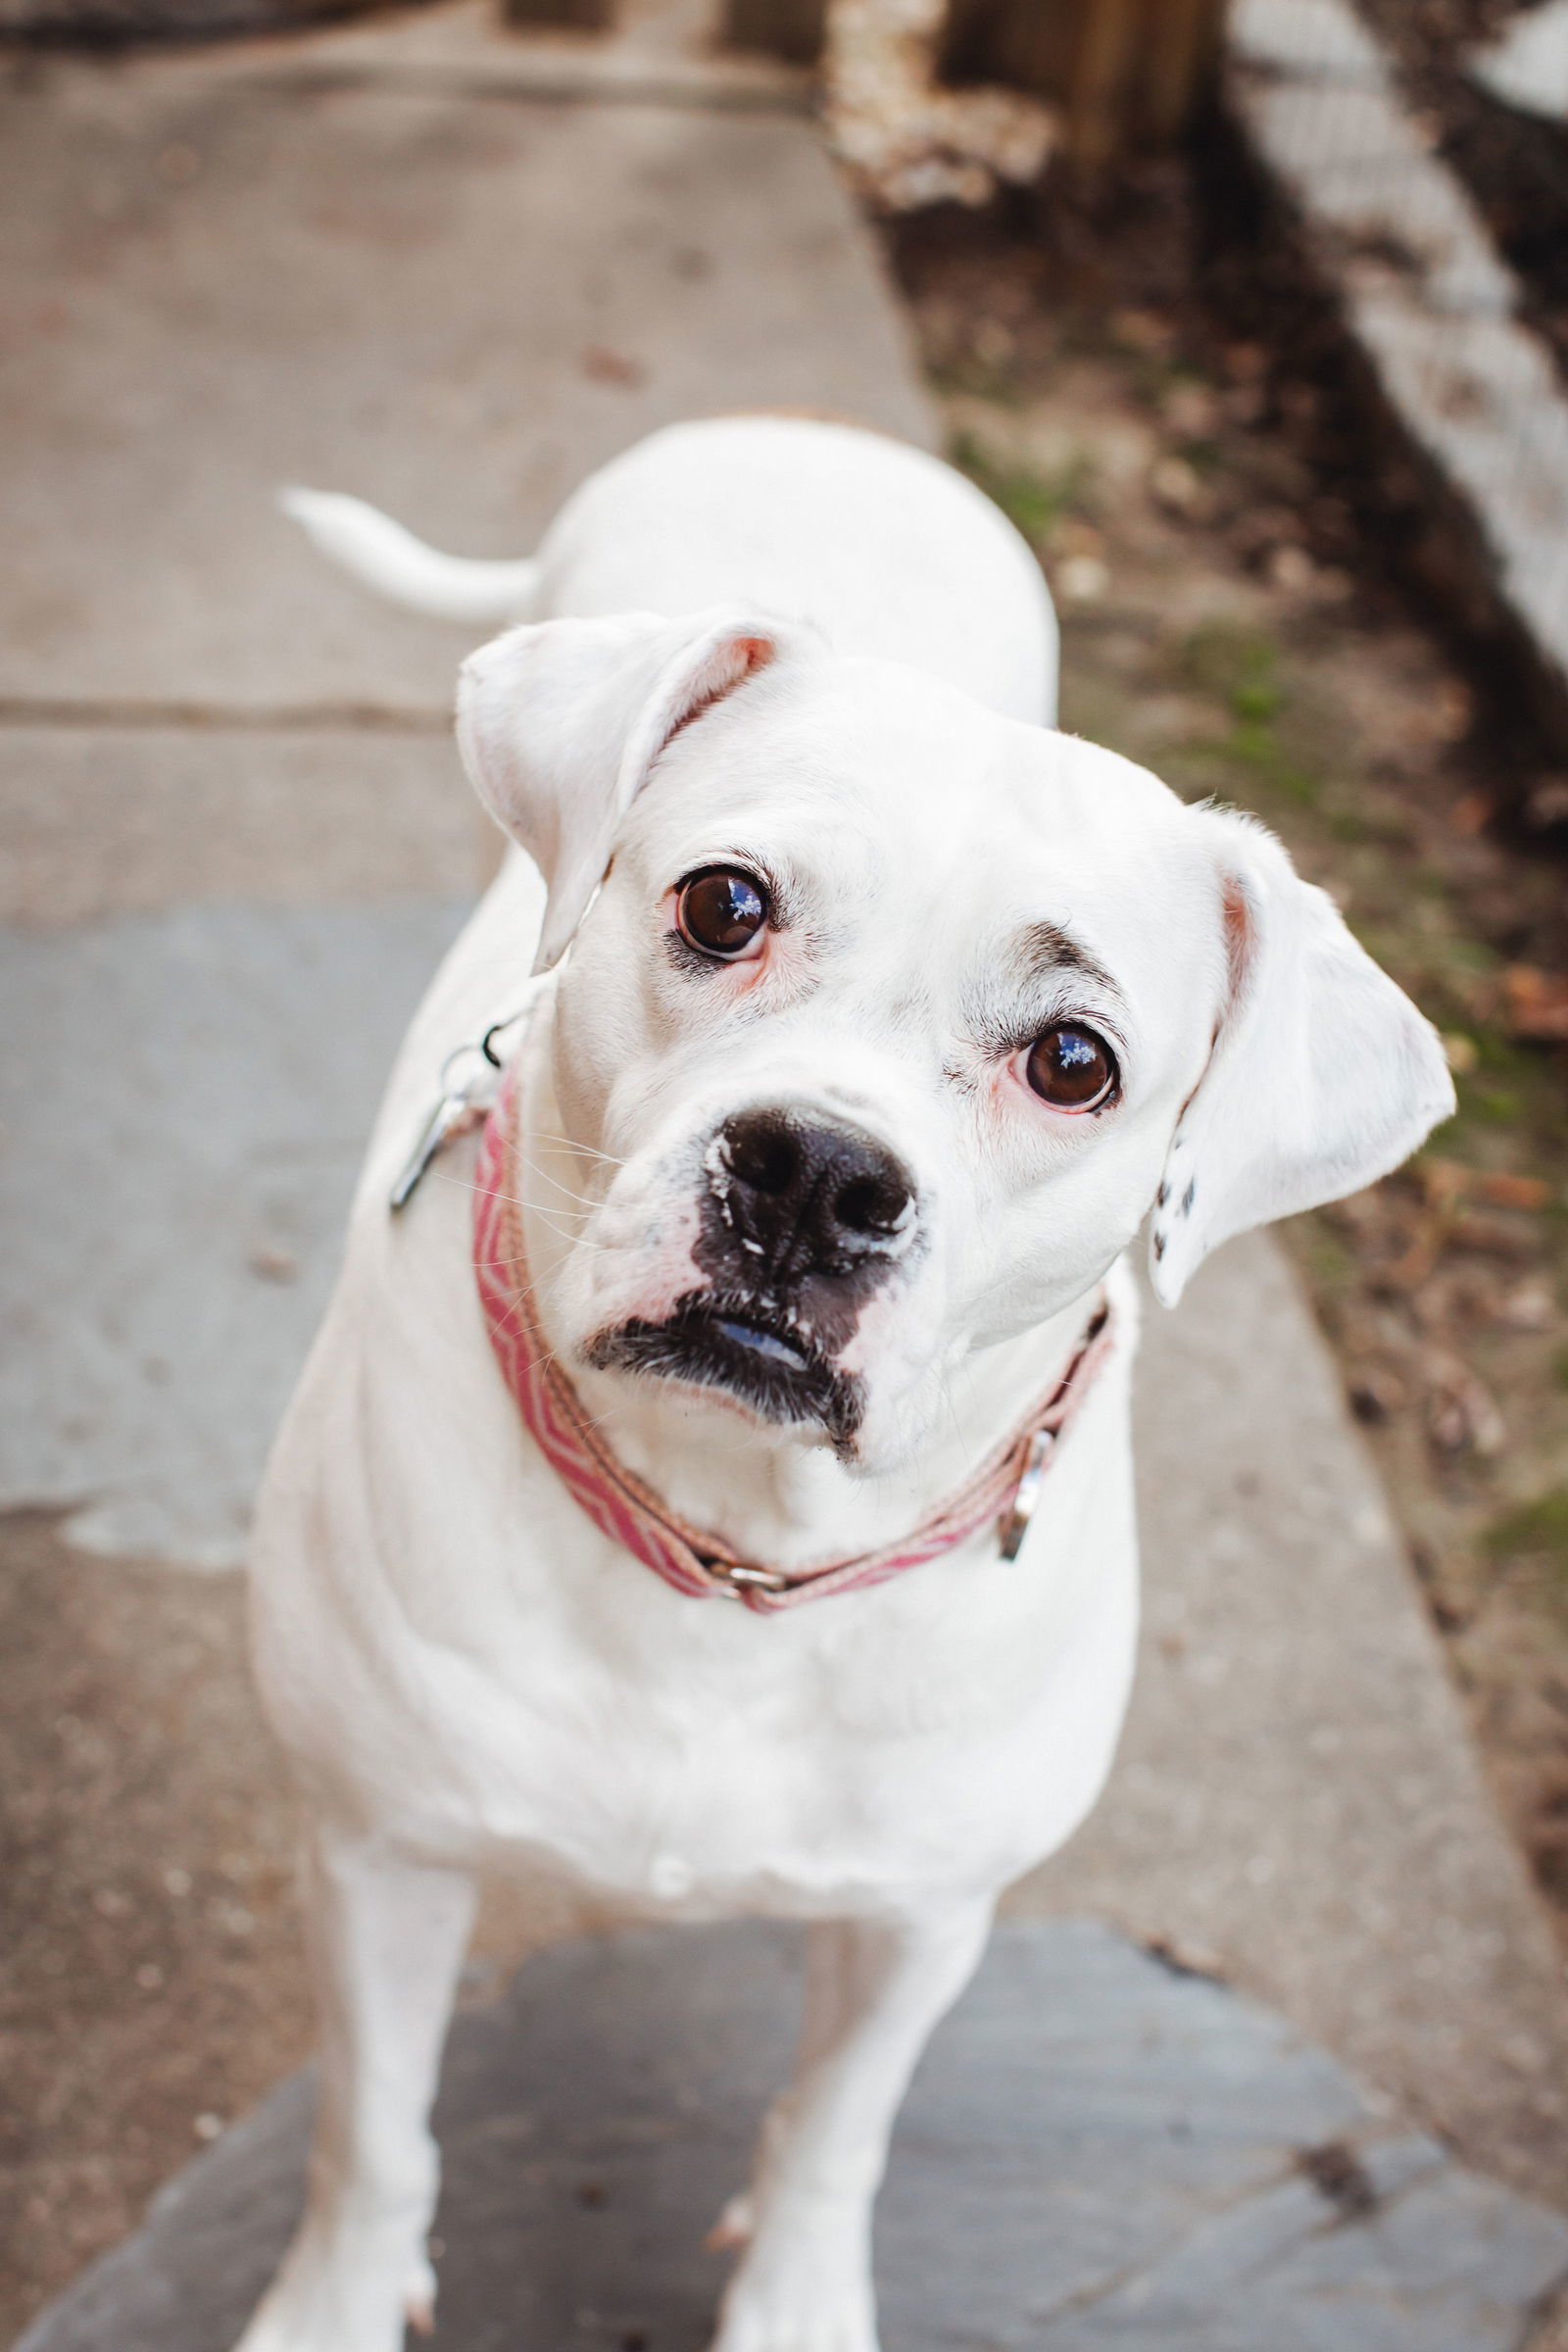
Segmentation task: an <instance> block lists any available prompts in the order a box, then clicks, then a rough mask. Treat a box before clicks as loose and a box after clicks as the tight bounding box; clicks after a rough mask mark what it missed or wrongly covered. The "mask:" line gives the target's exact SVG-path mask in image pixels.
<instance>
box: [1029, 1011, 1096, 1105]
mask: <svg viewBox="0 0 1568 2352" xmlns="http://www.w3.org/2000/svg"><path fill="white" fill-rule="evenodd" d="M1024 1074H1025V1076H1026V1077H1027V1078H1028V1080H1029V1083H1030V1085H1031V1086H1032V1087H1033V1088H1034V1091H1035V1093H1036V1094H1037V1095H1038V1096H1039V1097H1040V1100H1041V1102H1042V1103H1050V1104H1051V1107H1052V1109H1053V1110H1098V1109H1099V1108H1100V1106H1101V1104H1102V1103H1105V1102H1108V1100H1109V1098H1110V1096H1111V1095H1112V1093H1113V1092H1114V1091H1115V1085H1116V1057H1115V1055H1114V1054H1112V1053H1111V1050H1110V1048H1109V1047H1108V1046H1107V1045H1106V1044H1105V1042H1104V1039H1103V1038H1100V1037H1097V1036H1096V1035H1095V1033H1094V1031H1093V1030H1092V1029H1079V1028H1076V1027H1075V1026H1073V1025H1072V1024H1070V1023H1066V1022H1064V1023H1063V1024H1062V1025H1061V1027H1060V1028H1057V1029H1048V1030H1047V1031H1046V1033H1045V1035H1044V1037H1037V1038H1036V1039H1035V1042H1034V1044H1033V1045H1032V1046H1031V1047H1030V1049H1029V1057H1028V1059H1027V1061H1026V1062H1025V1064H1024Z"/></svg>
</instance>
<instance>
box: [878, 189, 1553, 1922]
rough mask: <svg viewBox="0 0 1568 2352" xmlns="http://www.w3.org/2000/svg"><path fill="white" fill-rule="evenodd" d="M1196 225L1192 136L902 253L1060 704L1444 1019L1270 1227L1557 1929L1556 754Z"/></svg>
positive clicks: (922, 227) (955, 432)
mask: <svg viewBox="0 0 1568 2352" xmlns="http://www.w3.org/2000/svg"><path fill="white" fill-rule="evenodd" d="M1211 240H1212V224H1211V223H1208V224H1205V223H1204V222H1202V221H1201V219H1200V218H1199V216H1198V210H1197V208H1196V207H1195V199H1194V191H1193V189H1192V186H1191V183H1190V181H1189V179H1188V177H1187V176H1186V175H1185V173H1184V172H1183V171H1182V170H1181V169H1180V168H1178V167H1174V166H1173V167H1168V168H1162V169H1159V170H1151V171H1150V172H1148V173H1147V174H1146V175H1145V177H1144V179H1143V181H1142V183H1141V185H1138V186H1135V187H1133V188H1132V189H1130V190H1128V191H1127V192H1126V193H1125V194H1124V196H1123V198H1122V200H1121V201H1120V203H1119V205H1118V208H1117V211H1116V214H1115V217H1114V218H1109V217H1106V216H1105V215H1104V214H1101V215H1099V216H1098V217H1097V216H1096V214H1095V213H1093V212H1092V211H1091V210H1089V209H1087V208H1084V207H1081V206H1075V205H1073V204H1072V203H1070V202H1067V201H1058V203H1057V204H1056V205H1055V206H1054V208H1052V209H1051V210H1049V211H1048V213H1047V215H1046V218H1045V222H1044V227H1043V229H1042V228H1041V227H1040V226H1039V225H1037V224H1032V226H1031V231H1030V233H1028V234H1024V233H1018V232H1012V231H1009V230H1008V229H1006V228H1005V227H1002V226H999V225H998V223H997V222H996V221H989V222H987V221H961V220H959V219H957V218H956V217H951V216H950V217H947V218H943V219H938V218H936V217H934V216H933V217H928V218H927V219H925V220H923V221H914V222H910V223H906V224H905V225H904V226H903V227H902V228H901V229H900V230H899V231H898V232H897V234H896V235H895V236H894V238H893V248H894V254H895V260H896V265H897V267H898V270H899V272H900V275H901V278H902V281H903V283H904V285H905V288H906V290H907V294H908V297H909V300H910V302H911V306H912V309H913V314H914V317H915V319H916V322H917V326H918V331H919V334H920V338H921V344H922V349H923V352H924V356H925V360H926V365H927V368H928V371H929V373H930V375H931V378H932V380H933V382H934V384H935V386H936V388H937V390H938V392H939V395H940V397H941V400H942V403H943V407H944V410H945V414H946V417H947V420H948V425H949V429H950V434H951V451H952V454H953V455H954V456H955V457H956V460H957V461H958V463H959V464H961V465H963V466H965V467H966V468H967V469H968V470H969V471H970V473H971V474H972V475H973V476H974V478H975V479H976V480H977V481H979V482H980V483H982V484H983V486H984V487H985V488H987V489H988V490H989V491H990V492H991V493H992V494H993V496H995V497H996V498H997V499H998V500H999V501H1000V502H1001V504H1002V505H1003V506H1004V507H1005V509H1006V510H1007V512H1008V513H1009V514H1010V515H1012V516H1013V518H1014V520H1015V521H1017V522H1018V523H1019V525H1020V526H1021V527H1022V528H1023V530H1024V531H1025V532H1026V534H1027V535H1028V536H1029V537H1030V538H1031V540H1032V541H1033V542H1034V544H1035V545H1036V547H1037V548H1038V549H1039V550H1040V552H1041V555H1042V557H1043V560H1044V562H1045V565H1046V569H1047V571H1048V573H1049V575H1050V577H1051V580H1052V583H1053V587H1054V592H1055V595H1056V599H1057V603H1058V606H1059V609H1060V612H1061V615H1062V623H1063V723H1064V724H1065V725H1067V726H1068V727H1070V728H1072V729H1074V730H1075V731H1077V732H1080V733H1082V734H1084V735H1087V736H1091V737H1094V738H1097V739H1098V740H1100V741H1103V742H1105V743H1108V744H1110V745H1112V746H1114V747H1115V748H1116V749H1117V750H1119V751H1122V752H1125V753H1127V754H1128V755H1129V756H1130V757H1132V758H1135V759H1137V760H1142V761H1144V762H1145V763H1146V764H1147V765H1149V766H1151V767H1152V768H1154V769H1155V770H1156V771H1157V772H1158V773H1159V774H1160V775H1162V776H1164V777H1165V778H1166V779H1167V780H1168V781H1169V782H1170V783H1172V784H1173V785H1174V786H1175V787H1176V789H1177V790H1178V791H1180V792H1181V793H1183V794H1184V795H1186V796H1187V797H1189V798H1201V797H1203V796H1206V795H1213V796H1215V797H1216V798H1218V799H1220V800H1223V801H1226V802H1231V803H1234V804H1236V805H1238V806H1240V807H1242V808H1245V809H1252V810H1254V811H1255V812H1256V813H1257V814H1259V815H1260V816H1262V817H1263V818H1264V819H1265V820H1266V821H1267V822H1268V823H1269V824H1270V825H1271V826H1273V827H1274V828H1275V830H1276V831H1278V832H1279V833H1280V835H1281V836H1282V837H1283V838H1284V840H1285V841H1286V842H1287V844H1288V845H1289V847H1290V849H1291V850H1292V852H1293V854H1294V855H1295V857H1296V858H1297V860H1298V862H1299V865H1300V866H1301V868H1302V870H1303V871H1304V872H1306V873H1307V874H1308V875H1309V876H1310V877H1311V878H1312V879H1313V880H1315V881H1318V882H1320V883H1322V884H1323V885H1324V886H1325V887H1326V888H1327V889H1328V890H1330V891H1331V892H1332V894H1333V895H1334V897H1335V898H1336V900H1337V901H1338V902H1339V904H1340V906H1341V907H1343V908H1344V910H1345V912H1346V914H1347V917H1348V920H1349V922H1350V923H1351V925H1352V927H1353V928H1354V929H1355V930H1356V932H1357V933H1358V935H1359V936H1360V937H1361V939H1362V940H1363V941H1364V942H1365V944H1366V945H1367V947H1368V948H1369V949H1370V950H1371V951H1372V953H1373V954H1375V955H1376V956H1378V957H1379V958H1380V960H1381V961H1382V962H1383V963H1384V964H1386V965H1387V966H1388V968H1389V969H1390V970H1391V971H1393V972H1394V973H1395V974H1396V976H1397V978H1398V979H1399V980H1400V981H1401V983H1402V984H1403V985H1404V986H1405V987H1406V988H1407V989H1409V991H1410V992H1411V993H1412V995H1414V997H1415V998H1416V999H1417V1001H1418V1002H1419V1003H1420V1004H1421V1005H1422V1006H1423V1007H1424V1008H1425V1010H1426V1011H1427V1012H1428V1013H1429V1014H1430V1016H1431V1017H1432V1019H1433V1020H1434V1021H1435V1022H1436V1023H1437V1024H1438V1026H1439V1028H1440V1029H1441V1030H1442V1031H1443V1032H1444V1034H1445V1038H1446V1044H1447V1047H1448V1054H1449V1060H1450V1063H1451V1065H1452V1067H1453V1070H1454V1074H1455V1079H1456V1084H1457V1087H1458V1092H1459V1098H1460V1109H1459V1113H1458V1116H1457V1117H1456V1118H1455V1119H1454V1120H1453V1121H1452V1122H1451V1124H1449V1125H1448V1126H1446V1127H1445V1128H1444V1129H1442V1130H1441V1131H1440V1132H1439V1134H1438V1135H1437V1136H1435V1137H1434V1139H1433V1141H1432V1143H1431V1145H1430V1146H1429V1147H1428V1148H1427V1150H1426V1151H1424V1152H1422V1153H1421V1154H1420V1155H1419V1157H1418V1158H1417V1160H1416V1161H1415V1163H1414V1164H1413V1165H1412V1166H1411V1167H1410V1168H1409V1169H1408V1170H1407V1171H1405V1172H1403V1173H1401V1174H1399V1175H1397V1176H1396V1177H1394V1178H1392V1179H1390V1180H1389V1182H1387V1183H1386V1184H1383V1185H1380V1186H1378V1187H1376V1188H1375V1189H1374V1190H1372V1191H1371V1192H1368V1193H1364V1194H1361V1195H1359V1196H1357V1197H1356V1198H1355V1199H1353V1200H1351V1201H1347V1202H1345V1203H1344V1204H1342V1205H1341V1206H1339V1207H1336V1208H1334V1209H1331V1210H1327V1211H1325V1212H1323V1213H1321V1214H1319V1215H1316V1216H1312V1217H1306V1218H1302V1219H1299V1220H1297V1221H1295V1223H1294V1224H1293V1225H1291V1226H1289V1227H1288V1228H1286V1238H1287V1240H1288V1242H1289V1245H1290V1247H1291V1249H1292V1250H1293V1251H1294V1253H1295V1255H1296V1257H1297V1259H1298V1262H1299V1265H1300V1268H1301V1270H1302V1273H1303V1275H1304V1276H1305V1279H1306V1281H1307V1284H1308V1287H1309V1289H1310V1292H1311V1295H1312V1297H1313V1299H1314V1300H1315V1301H1316V1305H1317V1308H1318V1312H1319V1314H1320V1316H1321V1318H1322V1321H1323V1323H1324V1325H1325V1328H1326V1329H1327V1331H1328V1333H1329V1335H1330V1337H1331V1339H1332V1340H1333V1342H1334V1344H1335V1346H1336V1348H1337V1349H1338V1352H1339V1355H1340V1359H1341V1362H1342V1364H1343V1366H1344V1372H1345V1380H1346V1387H1347V1392H1348V1397H1349V1399H1350V1402H1351V1405H1352V1407H1353V1409H1354V1410H1355V1412H1356V1413H1357V1415H1358V1417H1359V1418H1360V1419H1361V1420H1362V1421H1363V1422H1364V1423H1365V1424H1366V1426H1367V1429H1368V1432H1369V1434H1370V1437H1371V1439H1372V1442H1373V1444H1374V1446H1375V1448H1376V1451H1377V1454H1378V1458H1379V1461H1380V1463H1381V1466H1382V1468H1383V1471H1384V1474H1385V1476H1386V1478H1387V1480H1388V1483H1389V1488H1390V1492H1391V1495H1392V1497H1393V1499H1394V1503H1395V1506H1396V1509H1397V1513H1398V1516H1399V1519H1400V1521H1401V1524H1402V1527H1403V1529H1404V1532H1405V1534H1406V1537H1407V1540H1408V1543H1409V1549H1410V1558H1411V1563H1412V1566H1413V1568H1414V1571H1415V1573H1416V1575H1417V1577H1418V1578H1419V1580H1420V1583H1421V1585H1422V1588H1423V1590H1424V1592H1425V1594H1426V1598H1427V1602H1428V1606H1429V1608H1430V1610H1431V1613H1432V1616H1433V1620H1434V1622H1435V1623H1436V1625H1437V1626H1438V1628H1439V1629H1440V1631H1441V1633H1442V1634H1443V1636H1444V1638H1445V1641H1446V1645H1447V1654H1448V1656H1449V1659H1450V1662H1451V1665H1452V1669H1453V1672H1454V1675H1455V1678H1456V1680H1457V1681H1458V1683H1459V1685H1460V1686H1461V1688H1462V1689H1463V1691H1465V1693H1466V1695H1467V1697H1468V1700H1469V1702H1470V1707H1471V1711H1472V1717H1473V1720H1474V1723H1475V1726H1476V1730H1477V1733H1478V1736H1479V1739H1480V1741H1481V1745H1482V1748H1483V1751H1484V1754H1485V1757H1486V1760H1487V1764H1488V1766H1489V1769H1490V1772H1491V1775H1492V1777H1493V1780H1494V1783H1495V1789H1496V1791H1497V1794H1498V1796H1499V1798H1500V1800H1501V1804H1502V1807H1503V1809H1504V1812H1505V1814H1506V1816H1507V1818H1508V1820H1509V1821H1510V1822H1511V1824H1512V1826H1513V1829H1514V1831H1515V1833H1516V1835H1517V1837H1518V1838H1519V1839H1520V1841H1521V1843H1522V1845H1523V1847H1524V1849H1525V1851H1526V1853H1527V1854H1528V1856H1529V1858H1530V1861H1531V1864H1532V1866H1533V1868H1534V1871H1535V1874H1536V1876H1537V1879H1538V1881H1539V1882H1540V1884H1541V1886H1542V1887H1543V1889H1544V1892H1545V1893H1546V1895H1547V1896H1548V1897H1549V1898H1550V1900H1551V1902H1552V1904H1553V1906H1554V1907H1555V1916H1556V1917H1557V1919H1558V1921H1559V1924H1560V1925H1561V1927H1562V1929H1563V1932H1564V1938H1565V1943H1568V1315H1565V1312H1564V1307H1563V1297H1564V1293H1563V1286H1562V1274H1563V1271H1564V1264H1565V1259H1568V1100H1565V1086H1564V1080H1565V1077H1568V1045H1565V1041H1568V905H1565V892H1564V880H1565V871H1564V865H1563V862H1562V856H1561V849H1560V843H1561V827H1562V825H1563V823H1564V821H1565V820H1568V778H1564V777H1562V776H1560V775H1554V774H1551V773H1549V772H1544V771H1543V772H1536V771H1535V769H1534V768H1531V769H1530V772H1528V773H1526V774H1525V775H1524V776H1523V777H1521V775H1520V772H1519V768H1520V762H1521V761H1523V762H1525V763H1526V764H1527V766H1528V764H1529V763H1530V761H1531V760H1532V749H1531V746H1530V743H1529V740H1528V738H1527V737H1525V736H1523V735H1521V734H1519V733H1518V732H1517V731H1509V730H1500V729H1499V727H1498V726H1497V725H1496V724H1495V722H1494V718H1493V713H1494V711H1495V687H1496V682H1495V680H1489V679H1488V678H1487V677H1486V676H1485V675H1482V674H1479V673H1477V672H1475V671H1474V670H1472V669H1469V668H1467V666H1466V663H1465V661H1464V659H1463V652H1462V649H1460V650H1459V651H1458V652H1456V651H1455V649H1454V648H1453V647H1452V646H1451V645H1446V644H1445V643H1444V642H1443V640H1442V638H1441V637H1440V635H1439V634H1438V633H1437V630H1436V628H1435V627H1433V626H1429V625H1426V623H1425V622H1424V621H1423V617H1422V615H1421V613H1420V612H1419V610H1418V609H1417V608H1416V606H1415V605H1414V604H1413V602H1412V600H1411V597H1410V595H1409V594H1408V593H1407V592H1406V591H1405V590H1404V589H1403V588H1402V587H1401V586H1400V585H1399V583H1398V581H1397V579H1396V578H1395V577H1393V576H1392V575H1391V572H1390V569H1389V567H1388V565H1387V564H1386V563H1385V560H1384V558H1385V555H1386V553H1387V550H1386V547H1385V546H1384V545H1383V544H1382V543H1381V542H1380V539H1379V536H1378V520H1379V518H1375V517H1369V516H1368V515H1366V514H1364V513H1363V512H1360V511H1359V508H1358V498H1357V485H1356V482H1355V480H1354V478H1353V473H1354V469H1353V468H1348V469H1346V470H1344V471H1343V472H1337V471H1336V470H1335V468H1334V466H1333V465H1332V454H1333V443H1332V437H1331V436H1327V435H1326V433H1325V409H1326V405H1327V404H1326V402H1325V395H1324V388H1323V386H1322V385H1321V383H1319V382H1317V381H1315V380H1313V379H1311V378H1308V377H1303V376H1302V375H1300V374H1299V373H1297V372H1296V371H1295V369H1294V368H1293V365H1292V354H1291V351H1290V348H1289V346H1288V345H1279V344H1276V345H1274V346H1272V347H1270V346H1267V345H1264V344H1262V343H1259V342H1257V341H1253V340H1250V339H1249V337H1248V336H1247V334H1246V333H1245V332H1239V331H1238V328H1237V324H1236V314H1237V310H1238V308H1240V309H1242V310H1243V311H1244V312H1245V310H1246V309H1247V307H1248V306H1247V305H1246V304H1245V303H1244V304H1242V305H1240V306H1239V305H1237V304H1236V303H1235V302H1234V301H1233V300H1232V299H1231V297H1232V295H1233V293H1234V270H1235V264H1234V262H1233V263H1232V264H1231V265H1230V266H1229V267H1230V270H1231V276H1230V278H1229V279H1227V275H1226V270H1224V269H1221V270H1214V269H1212V267H1211V266H1210V264H1209V263H1208V261H1207V260H1206V259H1205V257H1206V256H1207V255H1209V254H1210V253H1211V251H1212V243H1211ZM1342 421H1343V420H1342ZM1521 784H1522V785H1523V790H1522V791H1521V789H1520V787H1521ZM1521 803H1522V804H1523V805H1524V807H1525V808H1526V809H1527V810H1528V811H1529V815H1530V820H1531V821H1530V822H1528V823H1526V824H1525V825H1524V826H1522V827H1516V828H1515V830H1514V832H1513V834H1512V837H1511V838H1507V839H1505V838H1502V837H1501V836H1500V834H1499V831H1498V828H1497V826H1496V824H1495V811H1496V810H1497V809H1501V808H1502V807H1504V806H1508V807H1518V806H1520V805H1521Z"/></svg>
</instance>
